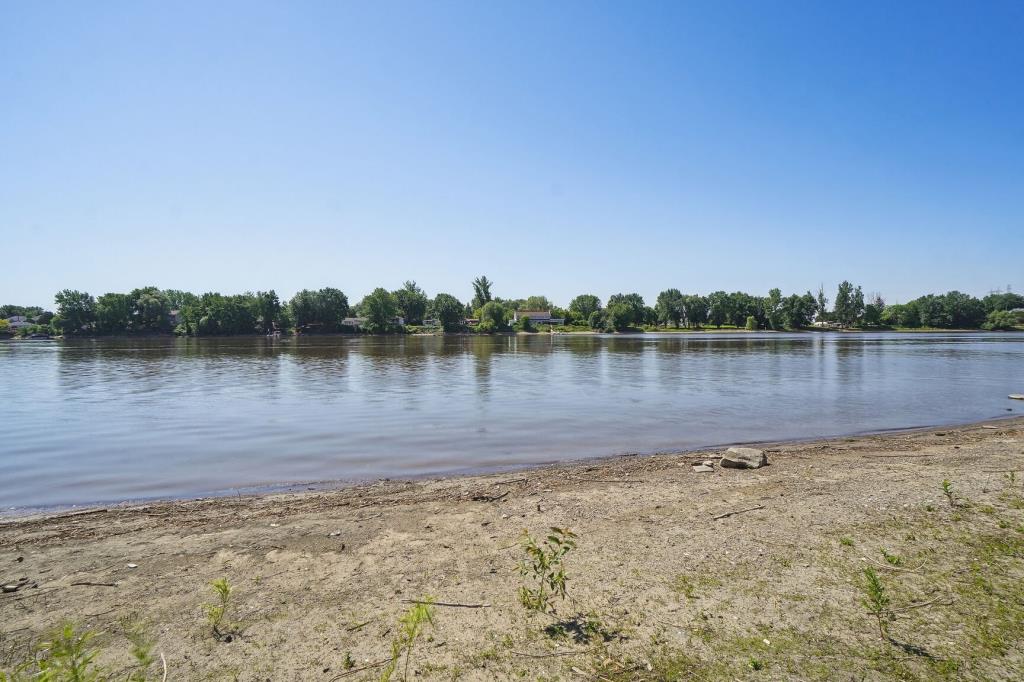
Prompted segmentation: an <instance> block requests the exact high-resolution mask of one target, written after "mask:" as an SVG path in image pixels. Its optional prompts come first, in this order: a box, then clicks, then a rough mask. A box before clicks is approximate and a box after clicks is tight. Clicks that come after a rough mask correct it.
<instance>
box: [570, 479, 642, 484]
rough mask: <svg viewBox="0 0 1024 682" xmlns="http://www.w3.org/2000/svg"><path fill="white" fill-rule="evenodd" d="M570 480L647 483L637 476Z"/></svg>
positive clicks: (573, 480) (575, 481)
mask: <svg viewBox="0 0 1024 682" xmlns="http://www.w3.org/2000/svg"><path fill="white" fill-rule="evenodd" d="M571 480H572V482H573V483H647V481H642V480H640V479H639V478H637V479H629V478H574V479H571Z"/></svg>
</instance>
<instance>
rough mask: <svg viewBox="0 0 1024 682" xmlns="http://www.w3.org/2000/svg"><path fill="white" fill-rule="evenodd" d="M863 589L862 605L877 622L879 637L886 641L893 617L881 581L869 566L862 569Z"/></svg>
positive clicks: (887, 596)
mask: <svg viewBox="0 0 1024 682" xmlns="http://www.w3.org/2000/svg"><path fill="white" fill-rule="evenodd" d="M863 589H864V594H865V598H864V600H863V602H862V603H863V604H864V606H866V607H867V609H868V613H870V614H871V615H872V616H874V617H875V619H876V620H877V621H878V634H879V636H880V637H881V638H882V639H886V638H888V635H889V621H891V620H895V615H894V614H893V612H892V610H891V609H890V608H889V595H888V594H887V593H886V591H885V587H884V586H883V585H882V581H881V580H880V579H879V578H878V574H877V573H875V569H873V568H871V567H870V566H869V567H868V568H865V569H864V584H863Z"/></svg>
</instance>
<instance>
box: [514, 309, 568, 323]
mask: <svg viewBox="0 0 1024 682" xmlns="http://www.w3.org/2000/svg"><path fill="white" fill-rule="evenodd" d="M524 317H528V318H530V322H536V323H538V324H565V318H564V317H551V311H550V310H514V311H512V321H513V322H518V321H519V320H521V319H523V318H524Z"/></svg>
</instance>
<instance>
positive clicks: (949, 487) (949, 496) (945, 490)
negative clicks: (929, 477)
mask: <svg viewBox="0 0 1024 682" xmlns="http://www.w3.org/2000/svg"><path fill="white" fill-rule="evenodd" d="M942 494H943V495H945V496H946V500H947V501H948V502H949V506H950V507H955V506H956V493H955V492H953V484H952V483H951V482H950V480H949V479H948V478H944V479H942Z"/></svg>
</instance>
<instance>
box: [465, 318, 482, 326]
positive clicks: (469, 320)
mask: <svg viewBox="0 0 1024 682" xmlns="http://www.w3.org/2000/svg"><path fill="white" fill-rule="evenodd" d="M462 324H466V325H470V326H472V325H475V324H480V318H478V317H467V318H466V319H464V320H463V321H462Z"/></svg>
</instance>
